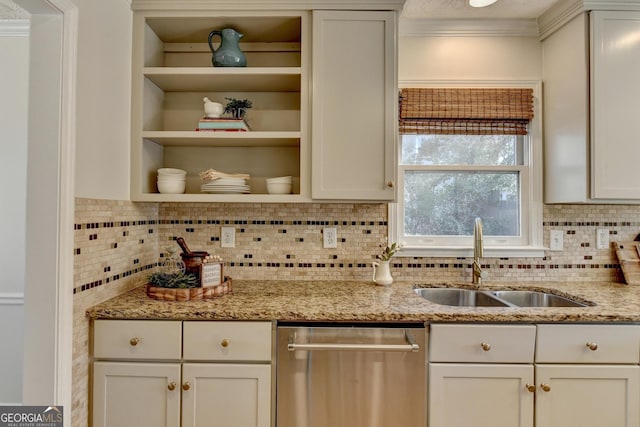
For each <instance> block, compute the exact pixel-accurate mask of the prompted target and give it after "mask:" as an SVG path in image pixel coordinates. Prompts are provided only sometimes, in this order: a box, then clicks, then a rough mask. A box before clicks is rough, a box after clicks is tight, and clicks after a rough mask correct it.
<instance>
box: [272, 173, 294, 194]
mask: <svg viewBox="0 0 640 427" xmlns="http://www.w3.org/2000/svg"><path fill="white" fill-rule="evenodd" d="M292 188H293V177H291V176H279V177H277V178H267V192H268V193H269V194H291V189H292Z"/></svg>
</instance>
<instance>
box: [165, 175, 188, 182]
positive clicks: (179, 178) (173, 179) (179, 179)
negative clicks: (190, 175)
mask: <svg viewBox="0 0 640 427" xmlns="http://www.w3.org/2000/svg"><path fill="white" fill-rule="evenodd" d="M186 180H187V179H186V178H182V177H176V178H171V177H164V176H161V177H159V178H158V182H185V181H186Z"/></svg>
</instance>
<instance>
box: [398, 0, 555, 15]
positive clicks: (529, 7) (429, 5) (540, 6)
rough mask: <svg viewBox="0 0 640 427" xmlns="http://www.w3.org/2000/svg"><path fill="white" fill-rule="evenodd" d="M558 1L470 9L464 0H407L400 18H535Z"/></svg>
mask: <svg viewBox="0 0 640 427" xmlns="http://www.w3.org/2000/svg"><path fill="white" fill-rule="evenodd" d="M559 1H560V0H498V1H497V3H494V4H493V5H491V6H488V7H484V8H473V7H470V6H468V5H467V0H407V2H406V3H405V7H404V10H403V12H402V18H408V19H432V18H439V19H474V18H478V19H535V18H537V17H538V16H540V15H541V14H542V13H543V12H544V11H546V10H547V9H549V7H551V6H552V5H553V4H555V3H558V2H559Z"/></svg>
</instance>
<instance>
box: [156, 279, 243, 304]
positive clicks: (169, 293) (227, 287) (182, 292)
mask: <svg viewBox="0 0 640 427" xmlns="http://www.w3.org/2000/svg"><path fill="white" fill-rule="evenodd" d="M230 292H231V277H225V278H224V282H222V283H221V284H219V285H217V286H205V287H204V288H190V289H170V288H159V287H157V286H152V285H150V284H147V296H148V297H149V298H152V299H157V300H162V301H191V300H200V299H210V298H216V297H221V296H223V295H226V294H228V293H230Z"/></svg>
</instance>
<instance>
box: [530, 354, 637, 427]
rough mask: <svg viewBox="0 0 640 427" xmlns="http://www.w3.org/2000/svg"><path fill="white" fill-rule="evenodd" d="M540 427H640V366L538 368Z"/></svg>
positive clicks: (537, 409)
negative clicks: (639, 426)
mask: <svg viewBox="0 0 640 427" xmlns="http://www.w3.org/2000/svg"><path fill="white" fill-rule="evenodd" d="M536 380H537V385H538V389H537V390H536V393H537V396H536V425H537V426H539V427H567V426H580V427H602V426H607V427H637V426H638V425H640V367H638V366H629V365H628V366H608V365H537V366H536Z"/></svg>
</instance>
